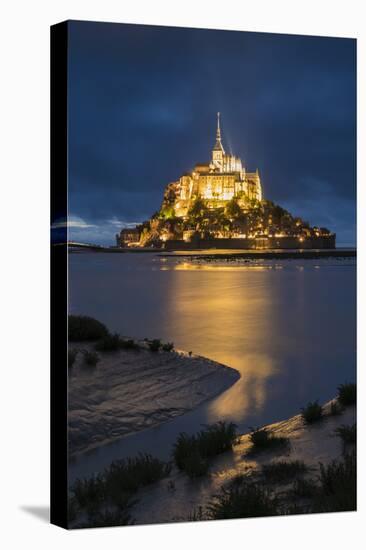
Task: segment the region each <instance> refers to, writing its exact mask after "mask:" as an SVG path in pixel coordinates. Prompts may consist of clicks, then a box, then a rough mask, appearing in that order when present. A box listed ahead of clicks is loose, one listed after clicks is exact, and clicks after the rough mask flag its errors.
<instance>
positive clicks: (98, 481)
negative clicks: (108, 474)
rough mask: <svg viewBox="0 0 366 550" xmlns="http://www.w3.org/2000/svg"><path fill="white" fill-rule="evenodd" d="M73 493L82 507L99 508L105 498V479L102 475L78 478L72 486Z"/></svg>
mask: <svg viewBox="0 0 366 550" xmlns="http://www.w3.org/2000/svg"><path fill="white" fill-rule="evenodd" d="M72 493H73V495H74V498H75V500H76V503H77V504H78V506H79V507H80V508H82V509H86V508H88V507H90V506H92V507H94V508H99V507H100V505H101V504H102V502H103V500H104V498H105V488H104V480H103V478H102V476H101V475H97V476H91V477H89V478H86V479H77V480H76V481H75V482H74V485H73V486H72Z"/></svg>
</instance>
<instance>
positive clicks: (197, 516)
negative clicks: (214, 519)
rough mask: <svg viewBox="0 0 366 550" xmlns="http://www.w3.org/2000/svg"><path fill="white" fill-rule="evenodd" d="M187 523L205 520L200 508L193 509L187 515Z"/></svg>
mask: <svg viewBox="0 0 366 550" xmlns="http://www.w3.org/2000/svg"><path fill="white" fill-rule="evenodd" d="M187 519H188V521H204V520H205V519H206V517H205V514H204V511H203V508H202V506H198V508H194V509H193V511H192V512H191V513H190V514H189V515H188V518H187Z"/></svg>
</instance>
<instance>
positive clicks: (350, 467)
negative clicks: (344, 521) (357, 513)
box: [312, 451, 357, 512]
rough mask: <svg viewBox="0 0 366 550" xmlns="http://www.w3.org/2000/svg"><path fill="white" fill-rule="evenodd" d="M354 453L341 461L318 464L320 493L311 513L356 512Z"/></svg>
mask: <svg viewBox="0 0 366 550" xmlns="http://www.w3.org/2000/svg"><path fill="white" fill-rule="evenodd" d="M356 492H357V491H356V453H355V451H353V452H352V453H350V454H347V455H345V456H344V458H343V460H340V461H336V460H333V461H332V462H331V463H330V464H328V465H327V466H324V465H323V464H320V491H319V494H318V496H317V497H316V498H315V499H314V502H313V506H312V511H313V512H346V511H352V510H356V504H357V498H356Z"/></svg>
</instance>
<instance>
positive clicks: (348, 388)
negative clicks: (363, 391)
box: [337, 382, 357, 407]
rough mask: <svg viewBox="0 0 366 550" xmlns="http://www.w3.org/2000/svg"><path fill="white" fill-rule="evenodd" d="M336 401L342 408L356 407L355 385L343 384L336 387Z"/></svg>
mask: <svg viewBox="0 0 366 550" xmlns="http://www.w3.org/2000/svg"><path fill="white" fill-rule="evenodd" d="M337 389H338V401H339V403H340V404H341V405H343V406H344V407H347V406H348V405H356V399H357V390H356V384H351V383H348V382H345V383H344V384H341V385H340V386H338V388H337Z"/></svg>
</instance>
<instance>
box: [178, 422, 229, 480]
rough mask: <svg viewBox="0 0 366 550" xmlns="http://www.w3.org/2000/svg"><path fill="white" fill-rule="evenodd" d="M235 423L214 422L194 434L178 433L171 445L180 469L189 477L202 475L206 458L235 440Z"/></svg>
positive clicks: (205, 468)
mask: <svg viewBox="0 0 366 550" xmlns="http://www.w3.org/2000/svg"><path fill="white" fill-rule="evenodd" d="M237 437H238V436H237V432H236V425H235V424H233V423H232V422H223V421H220V422H216V423H215V424H211V425H209V426H206V427H205V428H204V429H203V430H201V431H199V432H198V433H197V434H195V435H188V434H186V433H180V434H179V436H178V439H177V441H176V443H175V444H174V447H173V458H174V461H175V463H176V465H177V467H178V468H179V469H180V470H184V471H185V472H186V473H187V474H188V475H189V476H190V477H198V476H201V475H204V474H205V473H206V472H207V470H208V459H209V458H211V457H213V456H216V455H218V454H220V453H223V452H225V451H228V450H230V449H232V447H233V445H234V444H235V442H236V440H237Z"/></svg>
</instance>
